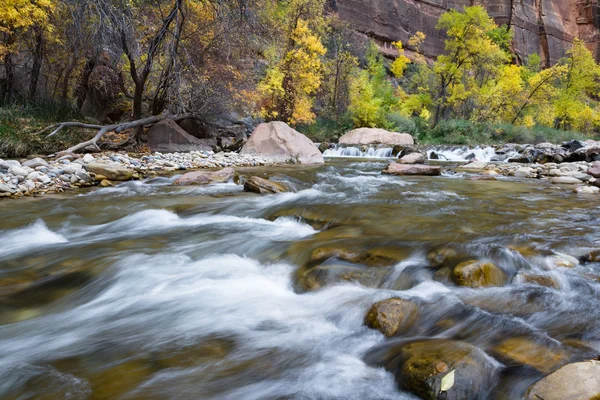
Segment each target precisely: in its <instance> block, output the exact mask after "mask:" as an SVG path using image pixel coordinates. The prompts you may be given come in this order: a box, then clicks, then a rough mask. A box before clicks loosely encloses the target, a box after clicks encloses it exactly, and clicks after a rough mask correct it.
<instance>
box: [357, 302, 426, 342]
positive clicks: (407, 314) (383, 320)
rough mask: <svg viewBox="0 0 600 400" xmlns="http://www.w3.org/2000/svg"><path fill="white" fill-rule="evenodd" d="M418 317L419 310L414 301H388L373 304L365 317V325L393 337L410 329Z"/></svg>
mask: <svg viewBox="0 0 600 400" xmlns="http://www.w3.org/2000/svg"><path fill="white" fill-rule="evenodd" d="M418 315H419V308H418V306H417V305H416V304H415V303H413V302H412V301H408V300H404V299H400V298H393V299H387V300H382V301H378V302H377V303H375V304H373V306H372V307H371V309H370V310H369V312H368V313H367V315H366V317H365V325H367V326H368V327H369V328H371V329H377V330H378V331H380V332H381V333H383V334H384V335H385V336H387V337H391V336H395V335H397V334H398V333H399V332H404V331H406V330H407V329H409V328H410V327H411V326H412V325H413V324H414V323H415V320H416V319H417V316H418Z"/></svg>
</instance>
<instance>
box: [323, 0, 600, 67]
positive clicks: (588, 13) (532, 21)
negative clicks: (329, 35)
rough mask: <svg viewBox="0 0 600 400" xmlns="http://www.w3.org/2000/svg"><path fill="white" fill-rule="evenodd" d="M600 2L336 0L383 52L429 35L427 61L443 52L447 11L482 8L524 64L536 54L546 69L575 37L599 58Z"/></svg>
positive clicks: (344, 15)
mask: <svg viewBox="0 0 600 400" xmlns="http://www.w3.org/2000/svg"><path fill="white" fill-rule="evenodd" d="M599 1H600V0H483V1H476V0H335V2H334V3H335V8H336V9H337V11H338V14H339V16H340V17H341V18H342V19H344V20H346V21H347V22H348V23H349V24H350V25H351V26H352V27H353V28H355V29H356V30H358V31H360V32H363V33H365V34H368V35H369V36H371V37H373V38H375V39H376V40H378V41H379V42H380V44H381V45H382V46H383V47H384V48H385V47H386V46H387V45H389V43H390V42H392V41H395V40H402V41H403V42H406V41H407V40H408V38H409V37H410V36H412V35H413V34H414V33H415V32H417V31H422V32H424V33H425V34H426V35H427V40H426V42H425V43H424V45H423V50H424V52H425V55H426V56H428V57H435V56H437V55H438V54H440V53H441V52H442V51H443V48H444V36H443V35H442V34H441V33H440V32H438V31H437V30H436V29H435V25H436V23H437V19H438V18H439V16H440V15H441V14H442V13H443V12H444V11H446V10H448V9H451V8H456V9H461V8H462V7H465V6H470V5H475V4H481V5H483V6H484V7H486V9H487V10H488V12H489V14H490V15H491V16H492V17H494V18H495V19H496V22H497V23H498V24H508V25H510V26H511V27H512V29H513V30H514V43H513V47H514V51H515V53H516V54H517V57H518V58H519V59H520V60H521V61H523V60H525V59H526V58H527V55H528V54H531V53H538V54H539V55H540V56H541V57H542V60H543V62H544V63H545V64H546V65H550V64H553V63H555V62H556V61H557V60H558V59H560V58H561V57H562V56H564V54H565V50H566V49H568V47H569V44H570V43H571V42H572V41H573V39H574V38H575V37H579V38H581V39H583V40H584V41H585V42H586V43H587V45H588V47H589V48H590V50H592V51H593V52H594V54H595V55H596V57H597V58H599V56H600V46H599V43H600V29H599V27H600V12H599V5H598V3H599Z"/></svg>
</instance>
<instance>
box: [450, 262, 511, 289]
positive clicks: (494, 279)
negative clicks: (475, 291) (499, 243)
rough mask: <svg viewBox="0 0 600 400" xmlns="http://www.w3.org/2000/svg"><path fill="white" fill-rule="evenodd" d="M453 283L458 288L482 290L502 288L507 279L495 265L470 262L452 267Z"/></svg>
mask: <svg viewBox="0 0 600 400" xmlns="http://www.w3.org/2000/svg"><path fill="white" fill-rule="evenodd" d="M454 281H455V282H456V284H457V285H459V286H466V287H471V288H482V287H490V286H504V285H505V284H506V283H507V281H508V277H507V276H506V273H505V272H504V271H502V269H500V268H499V267H498V266H497V265H496V264H493V263H491V262H486V261H477V260H471V261H465V262H462V263H460V264H458V265H457V266H456V267H454Z"/></svg>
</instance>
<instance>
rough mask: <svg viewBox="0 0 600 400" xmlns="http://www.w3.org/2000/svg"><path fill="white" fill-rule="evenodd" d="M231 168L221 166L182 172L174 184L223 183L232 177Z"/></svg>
mask: <svg viewBox="0 0 600 400" xmlns="http://www.w3.org/2000/svg"><path fill="white" fill-rule="evenodd" d="M234 173H235V171H234V170H233V168H223V169H220V170H218V171H193V172H188V173H185V174H183V176H181V177H180V178H179V179H177V180H176V181H175V184H176V185H206V184H209V183H224V182H227V181H229V180H230V179H232V178H233V175H234Z"/></svg>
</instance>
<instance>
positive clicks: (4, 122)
mask: <svg viewBox="0 0 600 400" xmlns="http://www.w3.org/2000/svg"><path fill="white" fill-rule="evenodd" d="M78 120H81V116H78V115H77V113H76V112H75V111H74V110H73V109H71V108H69V107H64V106H60V105H57V104H55V103H42V104H37V105H17V104H13V105H7V106H3V107H0V157H4V158H18V157H25V156H27V155H30V154H52V153H56V152H58V151H61V150H65V149H67V148H69V147H70V146H72V145H75V144H77V143H79V142H81V141H83V140H86V139H88V138H89V137H90V136H91V135H92V132H90V131H85V130H81V129H68V128H65V129H63V130H61V132H60V133H59V134H58V135H56V136H53V137H51V138H49V139H46V136H47V135H48V133H45V134H43V135H36V134H35V133H36V132H38V131H40V130H41V129H43V128H45V127H47V126H48V125H52V124H55V123H57V122H64V121H78Z"/></svg>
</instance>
